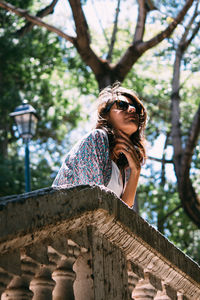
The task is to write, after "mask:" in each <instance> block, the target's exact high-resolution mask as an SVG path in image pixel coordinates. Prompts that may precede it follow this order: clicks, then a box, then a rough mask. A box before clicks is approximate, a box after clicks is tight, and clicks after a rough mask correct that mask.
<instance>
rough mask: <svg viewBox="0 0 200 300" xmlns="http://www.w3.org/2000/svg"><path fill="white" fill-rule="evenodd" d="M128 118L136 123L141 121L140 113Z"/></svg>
mask: <svg viewBox="0 0 200 300" xmlns="http://www.w3.org/2000/svg"><path fill="white" fill-rule="evenodd" d="M126 119H127V120H130V121H132V122H134V123H137V124H138V123H139V117H138V115H134V116H133V115H132V116H128V117H127V118H126Z"/></svg>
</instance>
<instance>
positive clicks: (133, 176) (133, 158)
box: [113, 134, 141, 207]
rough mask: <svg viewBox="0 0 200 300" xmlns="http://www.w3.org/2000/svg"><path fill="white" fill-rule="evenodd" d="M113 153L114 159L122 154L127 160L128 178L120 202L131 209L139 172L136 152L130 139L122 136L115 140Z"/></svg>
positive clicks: (139, 167)
mask: <svg viewBox="0 0 200 300" xmlns="http://www.w3.org/2000/svg"><path fill="white" fill-rule="evenodd" d="M113 152H114V156H115V157H118V156H119V154H120V153H123V154H124V155H125V156H126V158H127V160H128V164H129V168H130V176H129V179H128V182H127V184H126V187H125V190H124V193H123V195H122V200H123V201H124V202H125V203H126V204H127V205H128V206H129V207H132V206H133V204H134V200H135V195H136V190H137V185H138V180H139V177H140V171H141V166H140V162H139V158H138V155H137V152H136V150H135V148H134V146H133V144H132V143H131V141H130V139H129V138H128V137H127V136H126V135H124V134H122V135H121V137H120V138H118V139H116V146H115V148H114V150H113Z"/></svg>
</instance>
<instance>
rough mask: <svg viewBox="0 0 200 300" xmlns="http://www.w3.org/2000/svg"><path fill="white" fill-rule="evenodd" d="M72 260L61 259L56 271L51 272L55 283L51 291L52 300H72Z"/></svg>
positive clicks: (73, 276) (73, 278) (73, 274)
mask: <svg viewBox="0 0 200 300" xmlns="http://www.w3.org/2000/svg"><path fill="white" fill-rule="evenodd" d="M73 264H74V259H63V260H61V261H60V262H59V264H58V267H57V269H56V270H55V271H54V272H53V274H52V277H53V279H54V280H55V282H56V287H55V289H54V291H53V300H62V299H65V297H67V300H74V299H75V298H74V291H73V283H74V280H75V272H74V271H73V269H72V268H73Z"/></svg>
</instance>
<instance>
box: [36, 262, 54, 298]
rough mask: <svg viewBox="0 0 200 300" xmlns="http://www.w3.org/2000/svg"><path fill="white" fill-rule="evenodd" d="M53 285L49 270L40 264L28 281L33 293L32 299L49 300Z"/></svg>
mask: <svg viewBox="0 0 200 300" xmlns="http://www.w3.org/2000/svg"><path fill="white" fill-rule="evenodd" d="M54 286H55V281H54V280H53V279H52V276H51V270H50V269H49V268H47V267H46V266H42V267H41V268H40V270H39V271H38V272H37V274H36V275H35V277H34V279H33V280H32V281H31V283H30V289H31V290H32V291H33V293H34V296H33V300H51V299H52V291H53V289H54Z"/></svg>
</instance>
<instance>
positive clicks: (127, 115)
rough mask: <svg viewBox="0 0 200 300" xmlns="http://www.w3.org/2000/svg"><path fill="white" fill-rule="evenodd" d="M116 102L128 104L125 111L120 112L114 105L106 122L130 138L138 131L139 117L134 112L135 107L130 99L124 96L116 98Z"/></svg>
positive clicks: (115, 104)
mask: <svg viewBox="0 0 200 300" xmlns="http://www.w3.org/2000/svg"><path fill="white" fill-rule="evenodd" d="M117 100H121V101H125V102H127V103H130V105H129V106H128V109H127V110H122V109H120V108H119V107H118V106H117V103H114V104H113V105H112V107H111V109H110V112H109V115H108V121H109V122H110V123H111V125H112V126H113V127H114V128H115V129H116V130H121V131H122V132H124V133H125V134H127V135H128V136H131V135H132V134H133V133H135V132H136V131H137V129H138V125H139V115H138V114H137V113H136V111H135V107H134V106H131V105H133V102H132V101H131V99H129V98H127V97H125V96H122V95H120V96H118V97H117Z"/></svg>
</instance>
